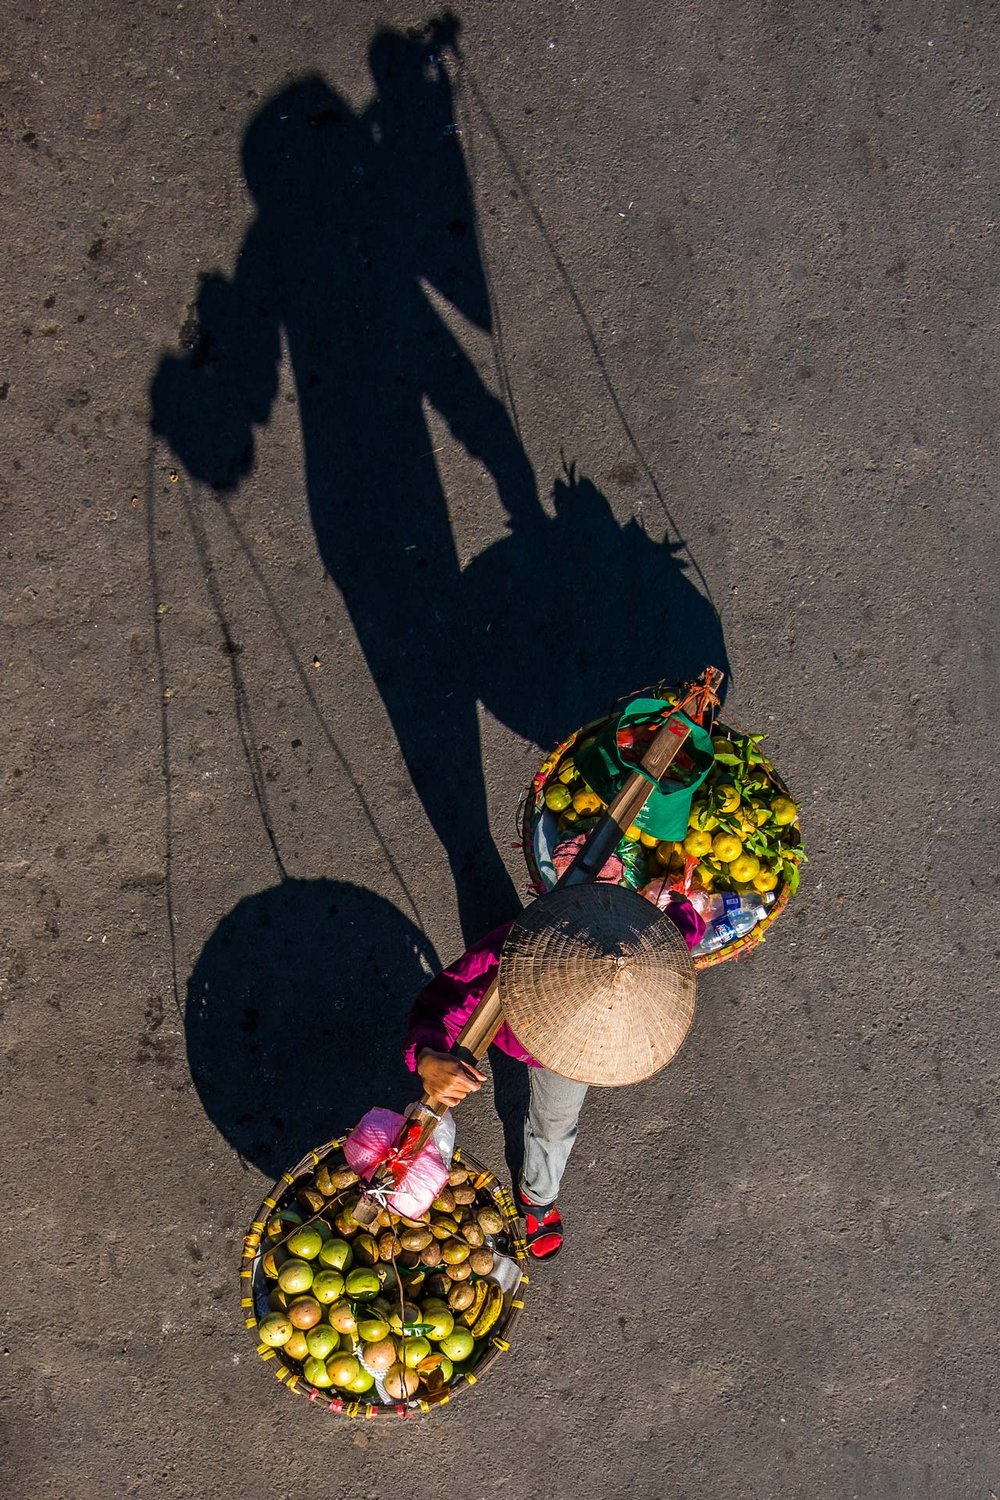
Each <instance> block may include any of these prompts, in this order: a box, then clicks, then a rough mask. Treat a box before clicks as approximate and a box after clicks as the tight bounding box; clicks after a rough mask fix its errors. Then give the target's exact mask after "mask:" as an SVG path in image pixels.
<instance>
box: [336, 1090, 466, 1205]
mask: <svg viewBox="0 0 1000 1500" xmlns="http://www.w3.org/2000/svg"><path fill="white" fill-rule="evenodd" d="M404 1123H405V1117H404V1116H403V1115H397V1114H396V1112H395V1110H392V1109H370V1110H369V1111H368V1113H367V1114H366V1115H365V1116H364V1117H363V1119H361V1120H359V1121H358V1123H357V1125H355V1127H354V1129H353V1130H352V1131H351V1133H350V1135H349V1136H348V1137H347V1139H346V1140H345V1141H344V1156H345V1158H346V1159H347V1163H348V1165H349V1166H350V1167H352V1168H353V1170H354V1171H355V1172H357V1174H358V1176H359V1177H361V1178H363V1179H365V1180H367V1179H368V1178H370V1177H371V1176H372V1175H373V1174H374V1171H375V1168H376V1167H378V1166H379V1165H380V1164H381V1163H382V1162H384V1161H385V1160H386V1158H387V1157H388V1156H389V1155H390V1153H391V1152H392V1150H393V1147H394V1146H395V1144H396V1141H397V1139H398V1137H399V1132H400V1130H401V1129H402V1128H403V1125H404ZM449 1125H450V1126H451V1130H450V1139H451V1144H452V1145H453V1144H454V1139H455V1130H454V1124H453V1123H452V1121H451V1116H450V1115H446V1116H445V1119H444V1121H443V1122H442V1124H441V1125H440V1126H438V1132H437V1133H438V1134H439V1135H444V1136H445V1137H447V1136H448V1134H449V1132H448V1130H447V1127H448V1126H449ZM448 1155H449V1157H450V1155H451V1152H450V1150H449V1151H448ZM447 1181H448V1167H447V1166H446V1164H445V1162H444V1161H443V1160H442V1158H441V1152H440V1151H439V1150H438V1148H437V1145H436V1144H435V1140H434V1139H431V1140H430V1141H428V1142H427V1145H426V1146H424V1148H423V1150H421V1151H418V1152H417V1154H416V1156H414V1157H413V1158H412V1159H411V1160H409V1161H407V1163H406V1166H405V1168H401V1172H400V1180H399V1181H398V1182H397V1185H396V1188H395V1190H394V1191H393V1192H391V1193H390V1194H389V1195H388V1200H389V1207H390V1208H392V1209H393V1210H394V1211H395V1212H396V1213H397V1214H405V1215H406V1217H407V1218H408V1219H415V1218H417V1217H418V1215H419V1214H422V1213H424V1212H425V1210H427V1209H428V1208H430V1206H431V1204H432V1203H433V1201H434V1199H435V1198H436V1197H437V1196H438V1194H439V1193H440V1192H441V1189H442V1188H443V1187H444V1185H445V1183H446V1182H447Z"/></svg>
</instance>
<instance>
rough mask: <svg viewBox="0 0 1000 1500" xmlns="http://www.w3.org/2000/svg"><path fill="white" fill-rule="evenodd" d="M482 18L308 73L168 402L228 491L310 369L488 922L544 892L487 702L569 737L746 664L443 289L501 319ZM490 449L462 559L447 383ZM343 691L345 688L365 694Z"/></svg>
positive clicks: (527, 728) (402, 733)
mask: <svg viewBox="0 0 1000 1500" xmlns="http://www.w3.org/2000/svg"><path fill="white" fill-rule="evenodd" d="M457 31H458V23H457V22H456V21H454V19H453V18H450V17H446V18H443V19H442V20H439V21H437V22H434V23H432V24H431V25H429V26H428V27H427V28H425V29H424V30H423V31H420V32H414V33H410V34H407V35H402V34H400V33H397V32H393V31H383V32H380V33H379V34H378V35H377V36H376V37H375V39H374V41H373V42H372V44H371V48H370V54H369V57H370V65H371V71H372V76H373V79H374V83H375V93H374V96H373V98H372V100H371V102H370V103H369V104H368V105H367V106H366V107H365V108H364V109H362V110H360V111H357V112H356V111H355V110H354V109H352V107H351V106H350V105H349V104H348V103H347V102H346V101H345V100H344V99H343V98H342V97H341V96H340V95H339V94H337V93H336V92H335V91H334V90H333V89H332V88H331V87H330V86H329V84H327V83H326V82H325V81H324V80H323V79H322V78H320V77H316V76H314V77H308V78H304V79H301V80H299V81H297V82H295V83H293V84H292V85H291V86H289V87H288V88H287V89H285V90H284V91H283V92H282V93H280V94H278V95H277V96H276V97H275V98H274V99H272V100H271V101H270V102H269V103H268V104H266V105H265V106H264V107H263V108H262V109H261V110H260V112H259V113H258V114H257V115H256V116H255V117H254V118H253V119H252V120H251V122H250V125H249V126H248V128H247V131H246V135H245V139H244V143H243V165H244V170H245V173H246V180H247V183H248V185H249V187H250V190H251V192H252V194H253V197H254V201H255V203H256V205H257V216H256V218H255V220H254V222H253V223H252V225H251V227H250V229H249V231H248V233H247V235H246V239H245V241H244V244H243V246H242V248H241V250H240V253H239V256H238V259H237V263H236V269H235V272H234V274H233V276H232V278H231V279H227V278H225V277H223V276H221V275H212V276H208V277H207V278H205V279H204V280H203V281H202V283H201V286H200V289H199V292H198V296H197V301H196V304H195V307H194V308H193V310H192V312H191V315H190V316H189V318H188V319H187V321H186V323H185V328H184V330H183V338H182V342H183V343H184V344H185V345H186V346H187V347H186V352H184V353H183V354H181V355H166V356H164V357H163V359H162V360H161V362H160V365H159V368H158V370H157V372H156V375H155V378H154V380H153V384H152V391H151V399H152V425H153V428H154V431H155V432H157V433H158V434H161V435H162V436H164V437H165V438H166V439H167V440H168V442H169V443H170V445H171V447H172V448H173V449H174V451H175V453H176V454H177V455H178V457H179V458H180V460H181V461H182V462H183V464H184V465H185V467H186V468H187V470H188V472H189V473H190V474H191V475H192V476H193V477H195V478H196V479H198V480H200V481H203V482H205V483H207V484H209V485H211V486H213V487H214V489H215V490H216V491H217V492H219V493H220V494H225V493H226V492H229V491H232V490H233V489H234V488H235V486H237V485H238V483H239V481H240V480H241V478H242V477H243V476H244V475H245V474H246V473H247V472H248V470H249V469H250V468H251V466H252V463H253V455H254V429H255V427H258V426H260V425H262V424H264V423H266V422H267V421H268V418H269V414H270V410H271V407H272V404H273V402H274V399H275V396H276V392H277V370H278V363H279V359H280V356H281V335H282V332H284V335H285V337H286V339H287V345H288V353H289V357H290V360H291V365H292V369H293V372H294V376H295V382H296V389H297V399H298V405H299V412H300V417H301V423H302V435H303V443H304V450H305V467H306V483H307V490H308V498H309V507H310V513H311V517H312V522H313V527H314V530H315V534H316V540H317V544H318V547H319V551H320V554H321V556H322V559H323V562H324V564H325V566H326V568H327V571H328V572H329V574H330V577H331V578H332V579H333V580H334V582H335V583H336V585H337V587H338V588H339V590H340V591H341V593H342V595H343V598H344V601H345V604H346V607H347V609H348V612H349V614H350V617H351V620H352V622H353V624H354V627H355V630H356V632H357V636H358V640H359V642H360V644H361V647H362V649H363V651H364V654H365V657H366V660H367V662H368V665H369V668H370V670H371V673H372V676H373V678H374V681H375V683H376V684H377V686H378V688H379V691H380V693H381V695H382V698H383V700H384V702H385V706H386V709H387V711H388V714H389V717H390V720H391V722H392V725H393V728H394V730H395V733H396V736H397V739H398V742H399V746H400V749H401V751H402V754H403V756H404V759H405V762H406V765H407V769H408V772H409V775H410V777H411V779H412V782H413V785H414V788H415V790H416V791H417V793H418V795H419V797H420V799H421V802H422V804H423V807H424V809H425V811H426V813H427V816H428V819H429V821H430V823H431V825H432V827H433V829H434V831H435V833H436V835H437V837H438V838H439V840H440V841H441V844H442V846H443V848H444V849H445V851H446V853H447V857H448V860H449V864H450V867H451V871H452V875H453V878H454V882H455V890H456V895H457V900H458V904H459V911H460V916H461V920H462V928H463V931H464V933H465V935H466V937H467V938H468V939H470V940H471V939H474V938H476V937H478V936H480V935H481V934H482V932H483V931H485V930H487V929H488V928H490V927H492V926H495V925H496V924H497V922H499V921H501V920H503V919H504V918H506V917H509V916H512V915H513V914H514V913H515V912H516V911H517V910H518V909H519V908H520V905H521V901H520V899H519V897H518V893H517V891H516V889H515V888H514V885H513V883H512V882H511V880H510V877H509V876H508V874H507V872H506V869H505V866H504V863H503V860H502V859H501V857H500V855H499V853H498V851H497V848H496V845H495V843H494V840H493V838H492V835H491V832H490V825H489V818H488V812H487V802H486V789H485V781H484V775H483V767H482V756H481V747H480V731H479V722H478V716H477V702H478V701H482V702H483V703H485V704H486V705H487V706H488V708H489V709H490V710H491V711H492V712H493V713H494V714H495V715H496V716H497V717H498V718H499V719H501V720H502V722H504V723H506V724H508V725H510V726H512V727H513V728H514V729H516V730H517V731H518V733H520V734H521V735H523V736H524V737H526V738H529V739H532V740H534V741H536V742H537V743H538V744H540V745H542V746H544V747H545V748H546V749H547V748H549V746H550V745H551V743H552V741H553V740H554V739H556V738H561V737H562V736H563V735H565V734H566V733H568V732H569V730H570V729H572V728H573V727H574V726H575V725H576V724H577V723H578V722H580V720H581V719H583V718H587V717H590V716H592V715H593V714H595V713H599V712H601V711H602V710H603V709H604V708H605V707H606V706H607V704H608V703H609V701H610V700H611V698H613V697H614V696H615V695H616V694H618V693H620V692H622V691H624V690H626V689H628V688H629V687H630V686H640V685H643V684H645V683H647V682H650V681H655V680H657V679H659V678H660V677H663V676H671V675H684V674H686V673H687V672H688V671H689V670H692V671H698V670H700V669H701V667H703V666H704V665H705V664H706V663H707V662H710V661H714V662H716V663H717V664H719V665H722V666H725V660H724V652H723V650H722V649H721V632H720V630H719V628H718V619H717V616H716V615H715V612H714V610H713V609H712V607H711V605H710V603H709V602H708V601H707V600H706V599H705V597H704V596H703V595H702V594H701V593H700V592H699V591H698V589H697V588H696V587H695V586H694V584H693V583H691V582H690V581H689V579H688V576H687V574H686V572H685V570H684V568H683V565H682V563H681V560H680V558H679V557H678V556H677V555H676V553H677V546H678V544H676V543H675V544H668V543H665V542H664V543H659V542H657V541H655V540H654V539H651V538H649V537H647V536H646V535H645V534H644V533H643V532H641V531H640V529H639V528H638V527H637V526H635V525H634V523H633V524H630V525H629V526H626V527H624V528H621V527H620V526H619V524H618V522H617V521H616V520H615V518H614V516H613V514H612V512H611V509H610V506H609V505H608V502H607V500H606V499H605V498H604V497H603V495H601V494H600V492H599V491H598V490H597V489H596V488H595V487H594V486H593V485H590V484H586V483H577V482H576V481H575V480H573V478H572V477H571V476H570V475H567V480H566V482H562V483H560V484H559V485H557V487H556V492H555V499H556V507H557V515H556V518H555V519H552V518H550V517H548V516H547V515H546V513H545V511H544V510H543V508H542V507H541V506H540V504H539V502H538V497H537V493H536V486H535V477H534V473H533V470H532V466H531V464H530V462H529V460H528V457H527V455H526V453H525V451H524V448H523V446H522V444H521V441H520V439H519V436H518V434H517V432H516V431H515V428H514V426H513V424H512V422H511V420H510V418H509V416H508V414H507V411H506V409H505V407H504V406H503V404H502V402H500V401H499V400H498V399H497V397H495V396H494V395H493V394H491V393H490V392H489V391H488V390H487V388H486V387H485V386H484V384H483V382H482V380H481V379H480V377H479V374H478V373H477V371H476V369H475V367H474V365H473V364H472V362H471V360H470V359H469V358H468V356H467V355H466V353H465V352H464V350H463V349H462V347H461V345H460V344H459V343H458V342H457V341H456V339H455V338H454V336H453V335H452V333H451V332H450V330H449V329H448V327H447V326H446V324H445V323H444V321H443V320H442V318H441V317H440V316H439V314H438V312H437V311H436V310H435V307H434V306H433V303H432V300H431V298H430V297H429V295H428V293H427V291H426V289H425V285H429V286H432V287H433V288H435V290H436V291H437V292H438V293H439V294H440V295H441V296H442V297H443V298H444V299H446V300H447V301H448V302H449V303H451V305H452V306H453V307H455V308H457V309H458V310H459V311H460V312H461V313H462V314H463V315H464V316H465V317H466V318H467V319H468V320H469V321H470V322H471V323H472V324H474V325H475V326H476V327H478V328H481V329H489V328H490V327H491V310H490V296H489V290H488V286H487V281H486V275H485V271H484V267H483V262H482V259H481V256H480V251H479V245H478V237H477V233H476V220H475V210H474V205H473V200H472V193H471V189H470V184H469V179H468V175H467V172H466V165H465V160H464V156H463V152H462V146H461V141H460V137H459V133H458V127H457V125H456V120H455V114H454V109H453V98H452V86H451V83H450V80H449V75H448V71H447V68H446V66H445V64H444V62H443V60H442V53H443V52H444V51H445V50H446V49H447V48H448V47H449V46H454V44H455V39H456V36H457ZM426 405H430V406H432V407H433V408H434V409H435V410H436V411H437V412H438V413H440V415H441V416H442V417H443V418H444V419H445V421H446V422H447V423H448V425H449V427H450V429H451V431H452V433H453V434H454V435H455V437H456V438H457V439H458V440H459V441H460V442H461V443H462V444H463V446H464V447H465V448H466V449H467V450H468V452H469V453H470V454H472V455H474V456H475V457H476V458H478V459H479V460H480V461H481V462H482V463H483V465H484V466H485V468H486V469H487V471H488V472H489V474H490V476H491V478H492V480H493V482H494V485H495V487H496V492H497V496H498V499H499V501H500V504H501V512H500V513H498V520H499V514H502V513H506V516H507V520H508V525H509V527H510V528H511V535H509V536H507V537H505V538H504V539H503V540H501V541H500V542H498V543H497V544H495V545H494V546H492V547H491V548H489V549H487V551H486V553H485V554H484V555H483V556H482V557H481V558H479V559H477V560H476V561H475V562H474V563H473V564H472V565H471V567H470V568H469V569H468V570H467V572H466V575H465V577H464V578H463V576H462V573H461V570H460V564H459V558H458V554H457V550H456V545H455V541H454V538H453V536H452V531H451V526H450V523H449V516H448V505H447V501H446V497H445V494H444V491H443V489H442V485H441V481H440V479H439V475H438V469H437V465H436V463H435V459H434V454H433V452H432V448H433V442H432V439H431V436H430V432H429V428H428V423H427V417H426V413H425V406H426ZM349 707H350V706H349V705H345V711H349Z"/></svg>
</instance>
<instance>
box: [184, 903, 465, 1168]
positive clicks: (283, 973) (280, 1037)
mask: <svg viewBox="0 0 1000 1500" xmlns="http://www.w3.org/2000/svg"><path fill="white" fill-rule="evenodd" d="M437 967H438V964H437V956H436V954H435V952H434V950H433V948H432V947H431V946H430V944H429V943H428V941H427V939H426V938H425V937H424V936H423V934H422V933H421V932H420V931H419V930H418V929H417V928H416V927H415V926H414V925H413V923H412V922H410V921H409V920H408V919H407V918H406V917H404V916H403V915H402V914H401V913H400V912H399V911H397V910H396V908H395V907H394V906H393V905H392V903H391V902H389V901H386V900H384V899H383V898H382V897H381V896H377V895H375V893H374V892H373V891H369V890H365V889H364V888H363V887H361V886H356V885H349V884H347V883H346V882H343V881H337V880H286V881H283V882H282V883H281V884H280V885H277V886H273V887H271V888H270V889H268V890H264V891H260V892H257V893H256V894H254V895H252V896H247V897H246V898H245V899H244V900H242V901H241V902H239V904H238V905H237V906H236V907H234V909H233V910H232V911H231V912H230V913H229V914H228V916H226V917H225V918H224V919H223V920H222V921H221V922H220V923H219V925H218V927H217V928H216V929H215V931H214V933H213V934H212V936H211V938H210V939H209V941H208V942H207V943H206V945H205V947H204V949H203V950H202V952H201V955H200V957H199V959H198V962H197V963H196V965H195V967H194V970H193V971H192V974H191V978H190V980H189V981H188V990H187V1006H186V1009H185V1018H184V1024H185V1033H186V1037H187V1052H188V1064H189V1066H190V1068H191V1076H192V1078H193V1080H194V1085H195V1088H196V1089H197V1091H198V1097H199V1098H200V1100H201V1102H202V1106H203V1107H204V1110H205V1113H206V1114H207V1115H208V1117H209V1119H210V1120H211V1121H212V1123H213V1124H214V1125H215V1126H216V1128H217V1129H218V1130H219V1131H220V1132H221V1134H222V1135H223V1136H224V1137H225V1138H226V1140H227V1141H228V1142H229V1143H230V1145H232V1146H233V1147H234V1148H235V1149H236V1150H237V1151H238V1152H239V1153H240V1155H241V1156H243V1157H244V1158H245V1159H246V1160H247V1161H249V1162H252V1163H253V1164H254V1165H255V1166H257V1167H260V1169H261V1170H262V1171H264V1172H266V1173H268V1174H269V1175H270V1176H271V1177H272V1178H277V1177H278V1176H279V1175H280V1173H281V1172H284V1171H286V1170H287V1169H288V1168H289V1167H291V1166H292V1165H294V1163H295V1162H297V1161H298V1160H300V1158H301V1157H302V1156H304V1155H305V1153H306V1152H307V1151H309V1150H311V1149H312V1148H314V1147H315V1146H318V1145H319V1144H321V1143H322V1142H323V1141H327V1140H330V1139H332V1138H333V1137H334V1136H336V1135H340V1134H342V1133H343V1132H345V1131H346V1130H347V1129H348V1128H349V1127H351V1126H353V1125H356V1124H357V1122H358V1120H359V1119H360V1118H361V1116H362V1115H363V1114H364V1113H365V1111H366V1110H368V1109H370V1108H371V1107H372V1106H373V1105H376V1104H378V1105H382V1106H384V1107H386V1108H389V1109H401V1108H403V1107H404V1106H405V1105H406V1104H408V1103H409V1102H410V1100H411V1099H412V1098H414V1097H415V1095H417V1094H419V1091H420V1090H419V1084H417V1086H416V1087H415V1080H414V1078H413V1075H412V1074H410V1073H408V1072H407V1070H406V1067H405V1065H404V1063H403V1050H402V1038H403V1030H404V1027H405V1024H406V1016H407V1012H408V1010H409V1007H410V1003H411V1001H412V999H413V996H414V995H415V994H416V993H417V991H418V990H419V989H420V988H421V986H422V985H424V984H426V982H427V979H428V977H429V976H430V975H431V974H432V973H434V972H435V971H436V969H437Z"/></svg>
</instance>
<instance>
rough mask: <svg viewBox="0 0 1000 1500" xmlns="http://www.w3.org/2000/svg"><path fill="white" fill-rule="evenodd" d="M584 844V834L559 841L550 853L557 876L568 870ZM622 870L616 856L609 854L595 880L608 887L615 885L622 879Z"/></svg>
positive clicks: (622, 867) (621, 865) (585, 836)
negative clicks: (601, 881)
mask: <svg viewBox="0 0 1000 1500" xmlns="http://www.w3.org/2000/svg"><path fill="white" fill-rule="evenodd" d="M586 842H587V835H586V834H585V833H577V834H574V835H573V837H572V838H568V839H560V841H559V843H558V844H557V845H556V847H555V848H554V849H553V851H552V864H553V866H554V867H555V870H556V873H557V874H559V875H561V874H562V873H563V871H564V870H567V869H569V867H570V865H571V864H572V863H573V861H574V859H575V858H576V856H577V855H578V854H579V852H580V850H581V849H582V848H583V846H584V844H585V843H586ZM624 870H625V866H624V865H623V864H622V862H621V860H620V859H619V858H618V856H617V854H611V855H609V856H608V859H607V861H606V862H605V864H604V867H603V868H602V870H601V873H600V874H599V875H598V877H597V878H598V880H603V881H605V882H606V883H607V884H609V885H617V884H618V882H619V880H621V878H622V875H623V873H624Z"/></svg>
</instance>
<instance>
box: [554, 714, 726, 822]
mask: <svg viewBox="0 0 1000 1500" xmlns="http://www.w3.org/2000/svg"><path fill="white" fill-rule="evenodd" d="M671 716H672V717H674V718H678V719H680V720H682V721H683V723H685V724H687V725H688V726H689V727H690V730H691V733H690V734H689V736H688V738H687V739H686V740H685V742H684V746H683V750H682V752H681V754H682V755H683V753H684V751H686V752H687V754H688V755H689V756H690V757H691V759H692V760H693V761H694V770H693V771H689V772H685V773H683V775H684V779H683V781H681V780H679V779H678V780H674V779H673V778H674V777H675V776H678V775H679V773H678V771H677V769H676V762H675V763H674V765H673V766H671V767H670V769H669V770H668V771H667V774H666V776H665V777H664V778H663V779H662V780H661V781H657V780H656V779H655V777H652V776H650V775H649V774H648V772H646V771H643V770H642V768H641V766H634V765H631V764H630V763H629V762H627V761H625V760H623V759H622V756H621V753H620V751H619V748H618V731H619V729H628V728H635V727H636V726H637V725H642V724H650V723H657V724H659V723H662V722H663V721H664V720H666V719H668V718H670V717H671ZM714 758H715V757H714V753H713V750H712V738H711V735H710V734H709V733H708V731H707V730H705V729H702V727H701V725H700V724H695V723H694V721H693V720H691V719H689V718H688V716H687V714H682V713H678V712H677V711H676V709H674V710H672V709H671V708H670V705H669V704H667V703H664V701H663V699H662V698H633V699H632V700H631V701H630V702H629V703H627V704H626V706H625V707H624V709H622V710H621V712H620V713H616V714H612V715H611V717H610V719H608V720H607V722H606V723H605V724H604V725H603V727H602V728H601V729H600V730H599V731H598V732H597V733H596V734H595V735H594V736H593V738H591V739H590V740H585V741H584V743H583V744H582V745H581V746H579V747H578V748H577V750H576V753H575V756H574V759H575V761H576V767H577V770H578V771H579V772H580V775H581V776H582V777H583V779H584V780H585V781H586V782H587V785H588V786H590V787H591V788H592V789H593V790H594V791H595V792H596V793H597V795H598V796H599V797H601V798H603V800H604V801H605V802H610V801H611V799H612V798H613V797H614V796H615V795H616V793H617V792H618V791H619V790H620V789H621V786H622V783H623V782H624V781H625V780H627V778H628V777H629V776H631V775H632V773H633V771H636V770H638V771H639V773H640V775H642V776H645V777H646V779H647V781H652V783H653V791H652V793H651V794H650V796H649V799H648V801H647V802H646V805H645V806H644V807H643V809H642V811H641V812H640V813H639V814H638V816H637V818H636V820H635V821H636V823H637V825H638V826H639V828H641V829H642V831H643V832H644V833H650V834H652V835H653V836H654V837H655V838H658V839H682V838H684V836H685V834H686V833H687V831H688V818H689V817H690V816H691V802H692V800H693V798H694V794H695V792H696V791H697V790H698V788H699V787H700V786H701V784H702V782H703V781H704V780H705V777H706V776H707V775H708V773H709V771H710V770H711V768H712V762H713V760H714Z"/></svg>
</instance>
